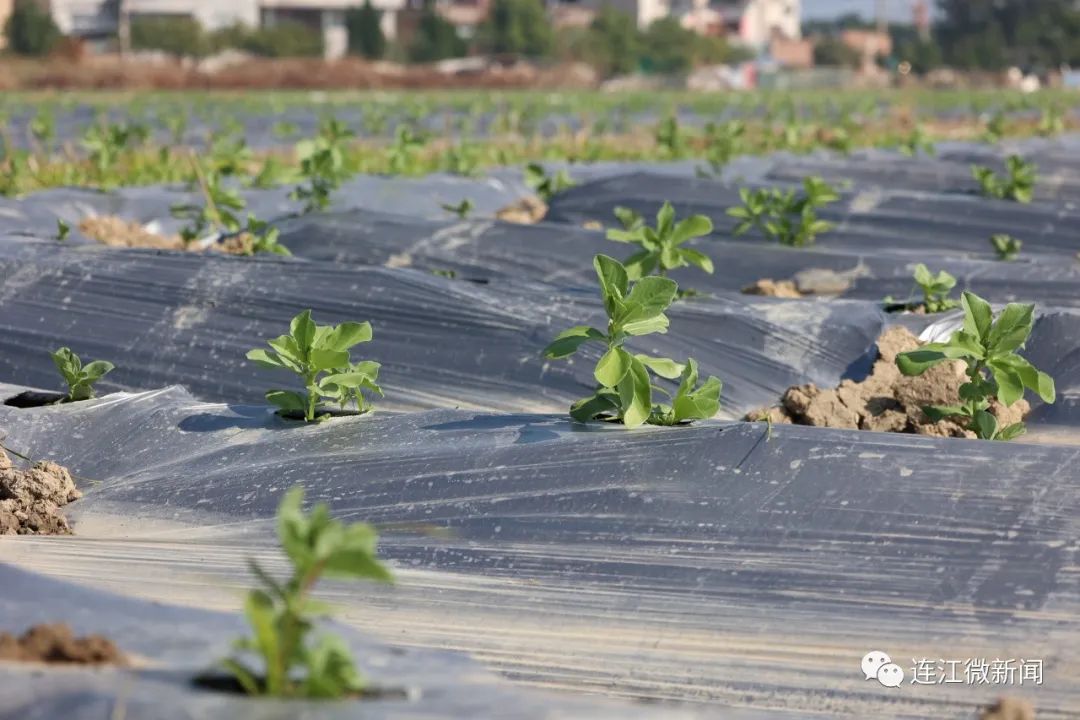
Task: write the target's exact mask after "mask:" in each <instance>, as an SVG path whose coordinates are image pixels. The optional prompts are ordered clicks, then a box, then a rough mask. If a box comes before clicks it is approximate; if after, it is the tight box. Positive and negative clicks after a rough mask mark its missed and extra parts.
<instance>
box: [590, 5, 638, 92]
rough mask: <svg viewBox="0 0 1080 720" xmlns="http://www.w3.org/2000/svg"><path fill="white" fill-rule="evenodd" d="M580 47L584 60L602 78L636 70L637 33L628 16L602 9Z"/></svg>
mask: <svg viewBox="0 0 1080 720" xmlns="http://www.w3.org/2000/svg"><path fill="white" fill-rule="evenodd" d="M583 44H584V48H583V54H584V57H585V60H586V61H587V62H588V63H589V64H591V65H592V66H593V67H595V68H596V69H597V70H599V71H600V72H601V73H603V74H604V75H609V76H610V75H619V74H626V73H630V72H633V71H634V70H636V69H637V65H638V56H639V55H640V54H641V33H640V32H638V28H637V23H636V22H634V18H633V16H631V15H630V14H629V13H625V12H623V11H621V10H616V9H615V8H613V7H612V6H610V5H604V6H603V7H602V8H601V9H600V12H598V13H597V14H596V17H595V18H594V19H593V21H592V24H591V25H590V26H589V31H588V33H587V35H586V37H585V41H584V43H583Z"/></svg>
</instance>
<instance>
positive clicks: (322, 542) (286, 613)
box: [222, 488, 393, 700]
mask: <svg viewBox="0 0 1080 720" xmlns="http://www.w3.org/2000/svg"><path fill="white" fill-rule="evenodd" d="M303 501H304V491H303V489H302V488H293V489H292V490H289V491H288V492H287V493H285V497H284V498H282V500H281V504H280V505H279V506H278V512H277V534H278V541H279V542H280V543H281V549H282V550H283V551H284V553H285V556H286V557H287V558H288V560H289V563H290V564H291V565H292V574H291V576H290V577H289V579H288V580H286V581H284V582H281V581H279V580H277V579H276V578H274V577H273V576H272V575H271V574H270V573H269V572H268V571H267V570H264V569H263V568H262V567H261V566H260V565H259V564H258V563H257V562H256V561H255V560H254V559H252V560H249V562H248V564H249V566H250V568H251V572H252V574H254V575H255V577H256V579H257V580H258V581H259V583H261V585H262V587H261V588H258V589H255V590H250V591H248V594H247V598H246V599H245V601H244V615H245V616H246V617H247V621H248V624H249V625H250V626H251V636H250V637H245V638H241V639H240V640H238V641H237V642H236V643H235V645H234V648H235V651H236V652H235V654H234V655H233V656H232V657H230V658H227V659H226V660H224V661H223V662H222V664H223V666H224V667H225V669H226V670H227V671H228V672H229V673H231V674H232V676H233V677H234V678H236V681H237V683H239V685H240V686H241V687H242V688H243V689H244V692H246V693H247V694H249V695H260V696H269V697H277V698H306V699H323V700H332V699H340V698H344V697H349V696H357V695H360V694H361V693H363V692H364V690H365V688H366V686H367V683H366V680H365V678H364V676H363V674H362V673H361V672H360V671H359V670H358V669H357V667H356V662H355V660H354V659H353V657H352V653H350V651H349V648H348V646H347V645H346V644H345V642H344V641H342V640H341V639H340V638H338V637H337V636H334V635H324V636H321V637H319V638H317V639H311V635H312V631H313V630H314V629H315V624H316V622H317V621H318V620H319V619H321V618H325V617H327V616H328V615H329V607H328V606H327V605H325V604H324V603H321V602H318V601H317V600H315V599H314V598H312V597H311V595H312V592H313V591H314V589H315V585H316V584H317V583H318V582H319V580H320V579H321V578H322V577H323V576H327V577H336V578H344V579H350V580H372V581H376V582H393V576H392V575H391V574H390V571H389V570H388V569H387V567H386V566H385V565H383V563H382V562H380V561H379V558H378V550H377V547H376V545H377V542H378V537H379V536H378V533H376V531H375V529H374V528H373V527H371V526H370V525H368V524H366V523H353V524H351V525H345V524H343V523H342V522H341V521H339V520H335V519H333V518H332V517H330V510H329V508H328V507H327V506H326V504H324V503H320V504H318V505H316V506H315V507H314V508H313V509H312V510H311V512H310V513H307V514H305V513H304V511H303V509H302V504H303ZM256 658H257V660H258V662H257V663H253V662H252V660H253V659H256Z"/></svg>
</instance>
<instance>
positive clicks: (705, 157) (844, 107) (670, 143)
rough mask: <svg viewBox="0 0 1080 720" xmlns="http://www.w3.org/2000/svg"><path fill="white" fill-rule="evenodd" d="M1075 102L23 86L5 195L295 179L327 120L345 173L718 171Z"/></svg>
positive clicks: (1047, 127) (893, 143) (1043, 127)
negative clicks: (203, 172)
mask: <svg viewBox="0 0 1080 720" xmlns="http://www.w3.org/2000/svg"><path fill="white" fill-rule="evenodd" d="M1075 104H1076V96H1075V94H1074V93H1067V92H1064V91H1045V92H1041V93H1037V94H1033V95H1022V94H1020V93H1012V92H1002V91H994V92H989V91H962V92H961V91H940V92H938V91H928V90H890V91H834V92H826V91H820V90H818V91H806V90H801V91H789V92H753V93H725V94H700V93H697V94H695V93H688V92H681V91H680V92H676V91H672V92H660V93H656V92H650V93H642V92H628V93H597V92H585V91H570V92H564V91H558V92H555V91H552V92H547V91H499V92H490V91H470V90H463V91H422V92H404V91H394V92H374V91H364V92H360V91H335V92H323V91H311V92H297V91H272V92H225V91H221V92H219V91H212V92H211V91H204V92H192V91H181V92H172V93H168V92H150V93H126V92H124V93H121V92H114V91H103V92H100V93H94V92H64V93H56V92H33V93H31V92H25V93H20V92H13V93H5V94H4V95H3V96H2V97H0V137H2V147H3V150H2V154H0V193H4V194H8V195H12V194H19V193H25V192H30V191H33V190H36V189H41V188H45V187H52V186H57V185H78V186H95V187H96V186H103V187H109V186H122V185H143V184H152V183H158V182H181V181H184V182H188V181H191V180H192V179H193V175H192V170H191V164H190V162H188V161H186V160H185V159H184V156H185V155H187V154H189V153H190V152H191V151H194V152H196V153H197V154H198V155H199V156H201V157H203V158H204V159H205V160H206V161H208V162H209V163H210V164H211V166H213V167H226V168H227V169H228V173H227V174H235V175H237V176H240V177H242V178H246V179H247V180H248V181H250V182H253V183H256V184H257V185H260V186H265V185H267V184H269V185H274V184H281V183H285V182H290V181H291V178H290V172H291V171H292V170H295V169H296V168H297V166H298V159H297V154H296V152H295V150H296V145H297V143H298V142H300V141H301V140H303V139H305V138H314V137H317V136H319V135H320V133H324V132H325V129H326V127H327V126H328V123H329V121H330V120H331V119H333V120H335V121H336V122H337V123H338V125H337V127H338V128H339V131H340V133H341V137H338V138H337V139H336V142H338V144H339V146H340V147H341V148H342V152H343V155H344V156H343V162H344V165H345V168H346V169H347V170H348V171H349V172H366V173H391V174H406V175H417V174H424V173H430V172H437V171H443V172H450V173H454V174H459V175H471V174H475V173H477V172H479V171H480V170H482V169H484V168H487V167H491V166H498V165H508V164H520V163H524V162H529V161H541V160H560V161H570V162H589V161H604V160H647V161H656V160H661V161H662V160H681V159H699V160H701V162H702V167H703V170H704V171H706V172H708V171H710V169H711V170H716V169H718V168H720V167H722V166H723V165H724V164H726V163H727V162H728V161H729V160H730V159H731V158H732V157H734V156H737V155H743V154H762V153H768V152H775V151H789V152H795V153H804V152H811V151H814V150H817V149H828V150H832V151H836V152H841V153H846V152H849V151H851V150H853V149H856V148H859V147H868V146H874V147H893V148H898V149H902V150H907V151H908V152H911V151H913V150H917V148H918V146H919V145H920V144H922V143H926V142H930V141H935V140H949V139H964V140H970V139H987V140H996V139H1000V138H1002V137H1012V136H1030V135H1036V134H1041V135H1052V134H1056V133H1059V132H1063V131H1066V130H1069V129H1072V128H1075V127H1076V126H1077V124H1078V118H1077V116H1076V115H1075V113H1074V112H1073V111H1074V107H1075ZM268 163H269V165H268Z"/></svg>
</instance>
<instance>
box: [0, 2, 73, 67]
mask: <svg viewBox="0 0 1080 720" xmlns="http://www.w3.org/2000/svg"><path fill="white" fill-rule="evenodd" d="M4 37H6V38H7V45H8V48H9V49H10V50H11V51H12V52H14V53H16V54H18V55H48V54H49V51H50V50H52V49H53V46H54V45H56V41H57V40H59V39H60V30H59V29H58V28H57V27H56V23H54V22H53V19H52V16H51V15H50V14H49V12H48V11H47V10H45V9H44V8H43V7H42V6H41V5H39V4H38V3H37V2H35V1H34V0H15V7H14V8H13V9H12V11H11V15H10V16H8V19H7V22H5V23H4Z"/></svg>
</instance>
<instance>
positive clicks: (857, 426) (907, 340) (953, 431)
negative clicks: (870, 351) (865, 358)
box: [746, 327, 1031, 438]
mask: <svg viewBox="0 0 1080 720" xmlns="http://www.w3.org/2000/svg"><path fill="white" fill-rule="evenodd" d="M920 344H921V343H920V342H919V339H918V338H917V337H915V335H914V334H912V333H911V331H910V330H908V329H907V328H904V327H891V328H888V329H887V330H885V332H884V333H882V334H881V337H880V338H878V342H877V346H878V358H877V361H876V362H875V363H874V367H873V370H872V371H871V373H870V376H869V377H867V378H866V379H865V380H863V381H861V382H855V381H853V380H844V381H842V382H841V383H840V385H839V386H838V387H836V388H835V389H822V388H819V387H818V386H816V385H814V384H812V383H810V384H807V385H796V386H794V387H791V388H788V390H787V392H785V393H784V396H783V398H782V399H781V406H780V407H774V408H766V409H761V410H755V411H753V412H751V413H748V414H747V415H746V419H747V420H751V421H758V420H765V419H771V420H772V422H773V423H775V424H792V423H794V424H797V425H812V426H815V427H829V428H847V429H850V430H873V431H877V432H896V433H917V434H919V435H934V436H938V437H964V438H975V433H973V432H971V431H969V430H966V429H964V428H963V427H961V426H960V425H959V424H958V423H956V422H953V421H951V420H941V421H938V422H933V421H931V420H930V419H929V418H927V417H926V414H925V413H924V412H923V410H922V408H923V407H924V406H927V405H955V404H956V402H957V398H958V397H959V393H960V386H961V385H962V384H963V383H964V382H966V381H967V376H966V375H965V374H964V364H963V363H962V362H960V361H956V362H951V363H942V364H940V365H937V366H935V367H933V368H931V369H930V370H928V371H927V372H925V373H924V374H922V375H920V376H918V377H907V376H905V375H903V374H901V373H900V370H899V368H897V367H896V356H897V355H898V354H899V353H902V352H907V351H909V350H915V349H916V348H918V347H919V345H920ZM1030 410H1031V406H1030V405H1029V404H1028V402H1027V401H1026V400H1023V399H1021V400H1018V401H1017V402H1016V403H1014V404H1013V405H1012V407H1005V406H1004V405H1001V404H1000V403H998V402H997V401H991V405H990V412H991V413H993V414H994V415H995V416H996V417H997V419H998V423H999V425H1001V427H1006V426H1008V425H1011V424H1012V423H1015V422H1019V421H1021V420H1023V418H1024V416H1025V415H1027V413H1028V412H1029V411H1030Z"/></svg>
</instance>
